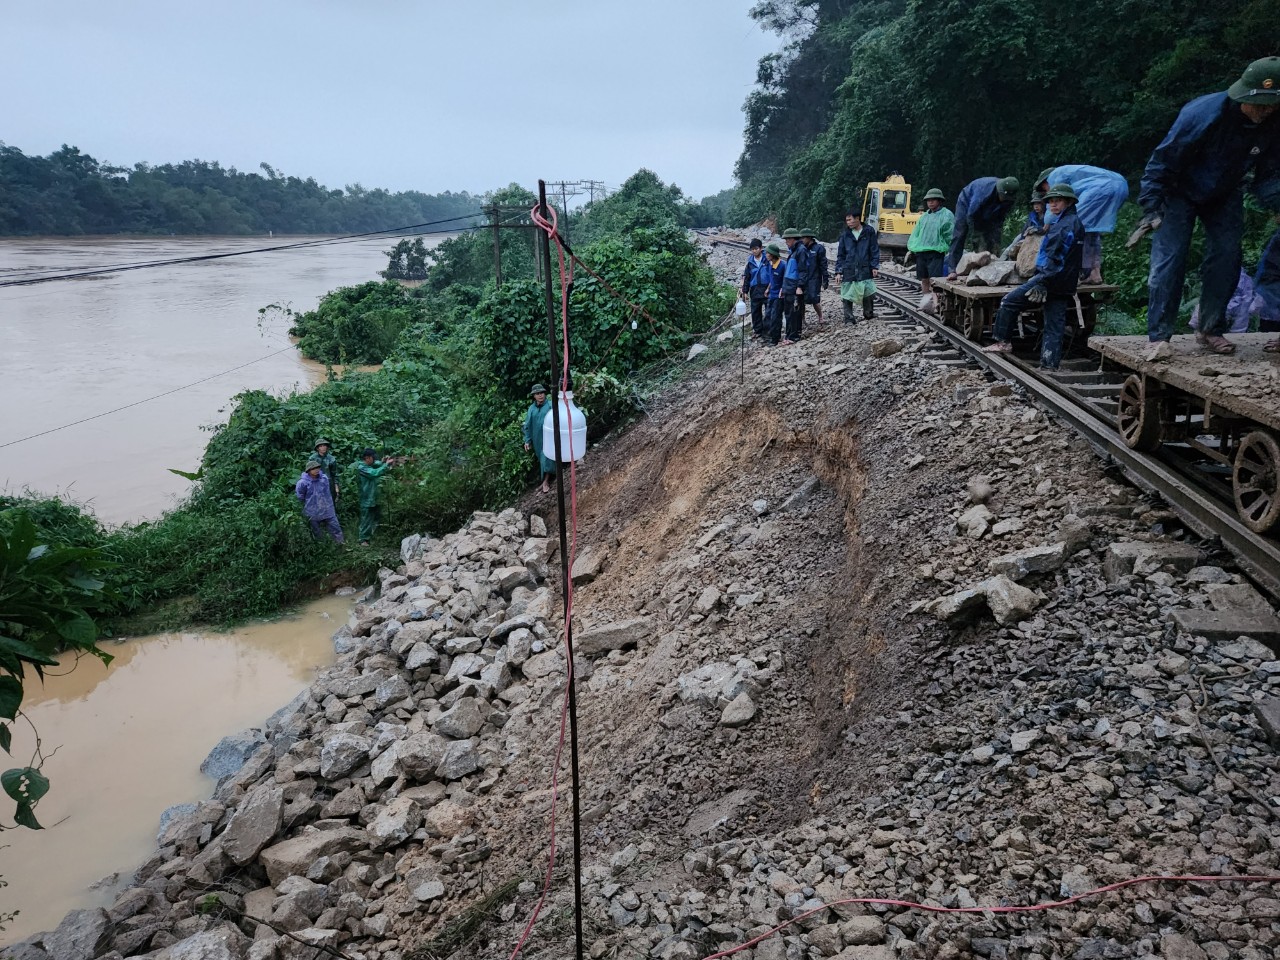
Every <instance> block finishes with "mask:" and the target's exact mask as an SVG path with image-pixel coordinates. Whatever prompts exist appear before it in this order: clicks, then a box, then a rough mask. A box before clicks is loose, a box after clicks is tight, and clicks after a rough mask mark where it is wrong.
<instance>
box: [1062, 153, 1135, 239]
mask: <svg viewBox="0 0 1280 960" xmlns="http://www.w3.org/2000/svg"><path fill="white" fill-rule="evenodd" d="M1060 183H1065V184H1068V185H1069V186H1070V187H1071V189H1072V190H1074V191H1075V192H1076V196H1077V197H1079V201H1078V202H1077V203H1076V215H1077V216H1079V217H1080V222H1081V223H1083V224H1084V228H1085V230H1086V231H1088V232H1089V233H1112V232H1114V230H1115V228H1116V216H1117V214H1119V213H1120V208H1121V207H1122V206H1123V205H1124V202H1125V201H1126V200H1128V199H1129V182H1128V181H1127V180H1125V178H1124V177H1122V176H1121V175H1120V174H1118V173H1116V172H1114V171H1112V170H1104V169H1103V168H1102V167H1091V166H1089V165H1088V164H1084V163H1071V164H1067V165H1066V166H1064V167H1054V169H1053V171H1052V172H1051V173H1050V174H1049V186H1051V187H1056V186H1057V185H1058V184H1060Z"/></svg>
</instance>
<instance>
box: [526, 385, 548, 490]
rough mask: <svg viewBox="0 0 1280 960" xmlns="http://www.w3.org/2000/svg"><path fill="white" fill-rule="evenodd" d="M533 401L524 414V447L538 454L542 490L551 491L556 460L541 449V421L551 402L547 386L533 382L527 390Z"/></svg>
mask: <svg viewBox="0 0 1280 960" xmlns="http://www.w3.org/2000/svg"><path fill="white" fill-rule="evenodd" d="M529 395H530V396H531V397H533V403H531V404H529V412H528V413H526V414H525V415H524V427H523V428H522V429H521V433H522V434H523V435H524V448H525V449H526V450H532V451H533V452H534V453H536V454H537V455H538V467H539V468H540V472H541V475H542V492H543V493H550V492H551V483H550V480H551V478H552V477H554V476H555V475H556V462H555V461H554V460H552V459H551V458H550V457H548V456H547V455H546V454H545V453H544V452H543V450H542V421H544V420H546V419H547V414H549V413H550V412H551V403H550V402H549V401H548V400H547V388H546V387H544V386H543V385H542V384H540V383H535V384H534V385H533V389H531V390H530V391H529Z"/></svg>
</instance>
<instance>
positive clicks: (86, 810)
mask: <svg viewBox="0 0 1280 960" xmlns="http://www.w3.org/2000/svg"><path fill="white" fill-rule="evenodd" d="M350 608H351V603H350V599H349V598H339V597H327V598H326V599H324V600H319V601H316V602H314V603H311V604H308V605H307V606H305V607H302V608H300V609H299V610H298V611H297V612H296V613H295V614H294V615H292V616H290V617H288V618H287V619H281V620H277V621H271V622H265V623H254V624H250V625H248V626H246V627H244V628H242V629H239V630H235V631H232V632H228V633H217V632H204V633H196V632H182V633H166V634H158V635H156V636H151V637H143V638H140V639H137V640H130V641H126V642H124V643H108V644H106V645H105V648H106V649H107V651H108V652H109V653H111V654H112V655H113V656H114V657H115V660H113V661H112V663H111V665H110V667H104V666H103V665H102V663H101V662H99V661H98V660H96V659H93V658H90V657H86V658H82V659H81V660H80V661H79V663H74V661H71V660H69V661H68V662H67V664H66V665H65V666H66V667H68V668H69V667H72V665H73V663H74V668H73V669H67V670H64V671H56V670H52V669H51V674H52V673H60V675H58V676H53V675H50V676H49V677H48V678H47V680H46V681H45V684H44V686H43V687H41V685H40V683H39V681H38V680H34V679H32V680H31V681H29V683H28V690H27V699H26V701H25V703H24V709H25V710H26V712H27V714H28V715H29V716H30V717H31V719H32V721H33V722H34V723H35V726H36V727H37V729H38V730H39V731H40V738H41V744H42V747H43V750H44V752H45V754H46V756H48V755H49V754H51V753H52V756H48V759H47V760H46V762H45V766H44V770H45V773H46V774H47V775H48V777H49V779H50V781H51V784H52V787H51V789H50V792H49V795H48V796H47V797H46V798H45V799H44V800H43V801H42V802H41V804H40V806H39V808H38V810H37V815H38V817H39V819H40V822H41V823H42V824H44V825H45V827H46V829H45V830H42V831H31V830H21V829H19V830H8V831H5V832H4V833H3V834H0V877H2V878H3V880H4V881H5V882H6V883H7V884H8V886H7V887H5V888H4V889H0V914H5V913H9V912H11V911H13V910H18V911H20V913H19V915H18V917H17V919H16V920H14V921H13V922H11V923H10V924H9V925H8V928H7V929H6V930H5V932H4V933H3V934H0V943H12V942H14V941H15V940H20V939H22V938H24V937H26V936H28V935H30V934H32V933H35V932H37V931H40V930H46V929H52V928H53V927H54V926H56V925H57V923H58V922H59V921H60V920H61V919H62V917H63V915H64V914H65V913H66V912H67V911H68V910H72V909H76V908H79V907H89V906H94V905H99V904H100V905H104V906H105V905H109V904H110V903H111V901H112V900H113V899H114V898H115V895H116V894H117V893H118V891H119V889H120V887H121V881H119V880H118V879H117V880H114V881H113V879H112V875H113V874H116V873H119V874H121V875H123V876H124V877H125V878H126V879H127V876H128V874H129V871H130V870H131V869H132V868H133V867H134V866H136V865H137V864H138V863H140V862H141V861H142V860H144V859H145V858H146V857H147V856H149V855H150V854H151V852H152V850H153V849H154V845H155V835H156V828H157V826H158V823H159V819H160V814H161V813H162V812H163V811H164V810H165V808H167V807H169V806H172V805H173V804H176V803H188V802H191V801H194V800H199V799H202V798H204V797H207V796H209V794H210V793H211V792H212V790H213V787H214V784H213V781H212V780H210V779H209V778H208V777H205V776H204V775H203V774H202V773H200V762H201V761H202V760H203V759H204V758H205V756H206V755H207V754H208V752H209V750H210V749H212V747H213V746H214V744H216V743H217V742H218V741H219V740H220V739H221V738H222V737H223V736H226V735H227V734H230V733H235V732H237V731H239V730H243V729H245V728H247V727H253V726H258V725H260V724H261V723H262V722H263V721H265V720H266V718H267V717H269V716H270V715H271V714H272V713H274V712H275V711H276V710H277V709H279V708H280V707H282V706H284V705H285V704H286V703H288V702H289V701H290V700H291V699H292V698H293V697H294V696H295V695H296V694H297V693H298V692H299V691H300V690H302V689H303V688H304V687H305V686H306V685H307V684H308V683H309V682H310V681H311V679H312V678H313V677H314V676H315V673H316V670H317V668H318V667H321V666H324V665H326V664H329V663H331V662H333V659H334V655H333V646H332V642H331V637H332V635H333V632H334V631H335V630H336V629H337V628H338V627H339V626H340V625H341V624H342V623H343V622H344V621H345V620H346V617H347V614H348V612H349V611H350ZM33 744H34V738H33V737H32V735H31V731H30V728H26V729H25V730H19V731H17V733H16V735H15V737H14V750H13V754H14V759H15V760H17V759H18V758H21V762H25V760H26V758H27V757H29V756H30V752H31V749H32V747H33ZM55 751H56V752H55ZM4 759H5V760H7V759H8V758H4ZM9 765H10V764H9V763H5V767H6V768H7V767H8V766H9ZM18 765H20V764H18ZM5 802H6V807H5V808H4V818H3V819H4V820H5V821H6V822H12V820H11V816H12V811H11V809H9V807H10V806H11V805H9V804H8V801H7V798H5ZM102 881H105V882H102ZM94 884H99V886H97V887H94V886H93V885H94Z"/></svg>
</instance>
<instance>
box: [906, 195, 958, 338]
mask: <svg viewBox="0 0 1280 960" xmlns="http://www.w3.org/2000/svg"><path fill="white" fill-rule="evenodd" d="M946 199H947V198H946V195H945V194H943V192H942V191H941V190H939V189H938V188H937V187H934V188H932V189H931V190H930V191H929V192H928V193H926V194H925V195H924V213H922V214H920V219H919V220H917V221H916V225H915V227H914V228H913V229H912V231H911V236H910V237H908V238H907V250H908V251H909V252H911V253H912V254H914V255H915V258H916V277H917V278H918V279H919V280H920V289H921V291H922V292H923V293H924V295H925V297H932V296H933V280H934V278H935V277H940V276H942V275H943V273H944V272H945V271H944V270H943V261H944V260H946V258H947V251H948V250H950V249H951V231H952V230H954V229H955V225H956V217H955V214H953V213H952V212H951V211H950V210H948V209H947V208H946V207H945V206H943V204H944V203H945V202H946ZM922 302H923V301H922ZM929 302H930V303H931V304H933V307H934V309H933V310H932V311H931V312H934V313H936V312H937V301H936V300H930V301H929ZM921 309H925V308H924V307H922V308H921Z"/></svg>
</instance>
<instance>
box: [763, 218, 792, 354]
mask: <svg viewBox="0 0 1280 960" xmlns="http://www.w3.org/2000/svg"><path fill="white" fill-rule="evenodd" d="M764 257H765V262H767V263H768V264H769V293H768V295H767V297H768V299H767V300H766V301H765V310H764V315H765V320H766V321H767V327H768V328H767V330H766V333H765V338H764V339H765V343H767V344H768V345H769V346H771V347H776V346H777V345H778V343H779V341H780V340H781V339H782V322H783V321H782V282H783V280H785V279H786V276H787V262H786V261H785V260H783V259H782V248H781V247H780V246H778V245H777V244H776V243H771V244H769V245H768V246H767V247H765V248H764Z"/></svg>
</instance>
